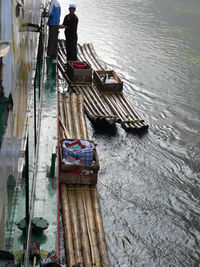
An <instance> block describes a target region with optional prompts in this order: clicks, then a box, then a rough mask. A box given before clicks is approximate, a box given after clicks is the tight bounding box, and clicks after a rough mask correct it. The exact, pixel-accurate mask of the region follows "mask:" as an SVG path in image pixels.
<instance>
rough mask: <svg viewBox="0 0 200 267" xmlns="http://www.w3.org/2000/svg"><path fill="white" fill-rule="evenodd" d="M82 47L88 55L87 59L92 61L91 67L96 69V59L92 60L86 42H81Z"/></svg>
mask: <svg viewBox="0 0 200 267" xmlns="http://www.w3.org/2000/svg"><path fill="white" fill-rule="evenodd" d="M83 48H84V49H85V53H86V54H87V56H88V59H89V60H90V62H92V64H91V65H92V68H93V69H98V64H97V63H96V61H95V60H94V58H93V56H92V54H91V51H90V50H89V47H88V44H83Z"/></svg>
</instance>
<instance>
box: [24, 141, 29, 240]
mask: <svg viewBox="0 0 200 267" xmlns="http://www.w3.org/2000/svg"><path fill="white" fill-rule="evenodd" d="M28 143H29V138H28V136H27V143H26V164H25V166H26V169H25V170H26V172H25V175H26V178H25V193H26V239H27V236H28V235H27V234H28V225H29V144H28Z"/></svg>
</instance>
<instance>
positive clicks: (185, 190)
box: [60, 0, 200, 267]
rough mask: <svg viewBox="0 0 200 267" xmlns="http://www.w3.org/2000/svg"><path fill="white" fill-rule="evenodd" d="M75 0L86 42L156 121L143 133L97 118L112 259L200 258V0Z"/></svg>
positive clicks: (181, 262) (120, 262) (151, 262)
mask: <svg viewBox="0 0 200 267" xmlns="http://www.w3.org/2000/svg"><path fill="white" fill-rule="evenodd" d="M60 2H61V5H62V19H63V17H64V15H65V14H66V13H67V12H68V4H67V3H64V2H62V1H60ZM76 4H77V12H76V13H77V15H78V17H79V28H78V35H79V43H80V44H83V43H88V42H92V43H93V45H94V47H95V50H96V52H97V54H98V55H99V57H100V58H101V59H103V60H104V61H105V62H106V64H107V65H108V66H109V67H110V68H113V69H114V70H115V71H116V72H117V73H118V74H119V76H120V77H121V79H122V80H123V81H124V84H125V86H124V93H125V95H126V97H127V98H128V99H129V100H130V102H131V103H132V105H133V106H134V108H135V109H136V110H137V112H138V113H139V114H140V116H141V117H142V118H144V119H145V120H146V121H147V122H148V123H149V125H150V126H149V131H148V133H147V134H145V135H143V136H137V135H132V134H128V133H126V132H125V131H124V130H123V129H121V128H120V127H119V128H118V131H117V133H116V134H115V135H103V134H98V133H95V131H94V130H93V129H92V127H91V126H89V127H90V136H92V138H93V139H94V140H95V142H97V143H98V147H97V148H98V154H99V158H100V166H101V170H100V173H99V181H98V191H99V195H100V201H101V208H102V215H103V222H104V230H105V234H106V240H107V245H108V250H109V257H110V261H111V265H112V266H115V267H116V266H120V267H122V266H124V267H129V266H148V267H149V266H152V267H153V266H199V264H200V246H199V242H200V222H199V218H200V174H199V173H200V164H199V161H200V139H199V128H200V127H199V125H200V90H199V87H200V77H199V73H200V30H199V25H200V2H199V1H198V0H173V1H172V0H169V1H165V0H159V1H156V0H148V1H147V0H145V1H144V0H143V1H142V0H124V1H119V0H113V1H108V0H98V1H96V0H93V1H89V0H85V1H80V0H77V1H76ZM61 31H62V30H61ZM62 36H63V33H60V37H62ZM63 37H64V36H63Z"/></svg>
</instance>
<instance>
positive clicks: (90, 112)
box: [73, 86, 98, 120]
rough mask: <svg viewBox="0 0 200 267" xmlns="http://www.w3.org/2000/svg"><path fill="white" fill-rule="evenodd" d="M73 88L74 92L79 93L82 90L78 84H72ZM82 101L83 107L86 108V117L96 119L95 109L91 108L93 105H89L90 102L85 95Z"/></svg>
mask: <svg viewBox="0 0 200 267" xmlns="http://www.w3.org/2000/svg"><path fill="white" fill-rule="evenodd" d="M73 89H74V90H75V92H76V93H79V94H80V93H81V92H82V90H81V88H80V87H79V86H74V87H73ZM84 100H85V101H84V102H85V108H86V112H87V114H88V117H89V118H91V119H92V120H96V119H97V116H98V115H97V114H96V112H95V110H94V109H93V107H92V106H91V105H90V102H89V101H88V99H87V98H86V97H84Z"/></svg>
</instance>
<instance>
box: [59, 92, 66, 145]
mask: <svg viewBox="0 0 200 267" xmlns="http://www.w3.org/2000/svg"><path fill="white" fill-rule="evenodd" d="M62 104H63V97H62V94H59V110H58V113H59V116H60V117H61V120H62V121H63V116H62V115H63V112H62V108H63V105H62ZM59 133H60V140H62V139H64V138H65V134H64V129H63V128H62V127H60V131H59Z"/></svg>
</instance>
